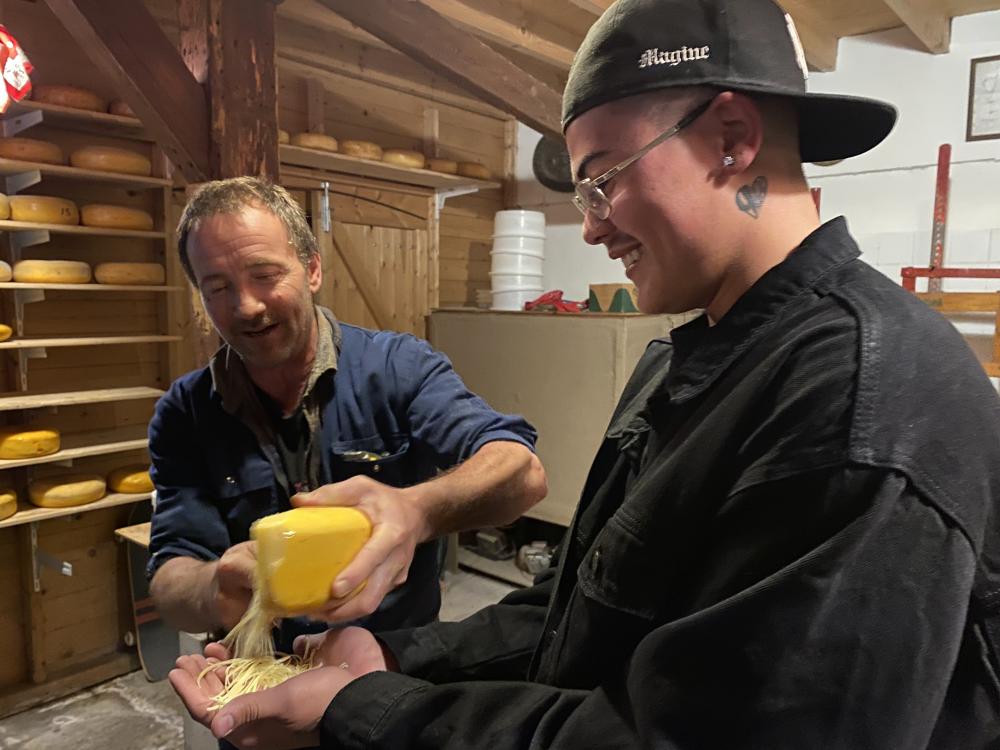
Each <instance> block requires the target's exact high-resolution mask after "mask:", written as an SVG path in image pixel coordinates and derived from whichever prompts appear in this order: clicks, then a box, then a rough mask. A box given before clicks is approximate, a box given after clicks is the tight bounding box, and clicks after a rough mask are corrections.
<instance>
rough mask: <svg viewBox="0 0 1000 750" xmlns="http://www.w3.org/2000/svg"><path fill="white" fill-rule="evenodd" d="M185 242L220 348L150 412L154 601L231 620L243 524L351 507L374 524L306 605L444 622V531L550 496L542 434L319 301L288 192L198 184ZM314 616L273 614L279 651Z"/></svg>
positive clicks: (246, 544)
mask: <svg viewBox="0 0 1000 750" xmlns="http://www.w3.org/2000/svg"><path fill="white" fill-rule="evenodd" d="M178 245H179V252H180V259H181V263H182V265H183V267H184V269H185V271H186V273H187V275H188V277H189V279H190V280H191V282H192V284H194V286H195V288H196V289H197V291H198V292H199V294H200V295H201V298H202V300H203V302H204V306H205V310H206V311H207V313H208V315H209V318H210V319H211V321H212V323H213V325H214V326H215V328H216V330H217V331H218V332H219V334H220V336H221V337H222V339H223V340H224V342H225V343H224V345H223V346H222V348H221V349H219V351H218V352H217V353H216V354H215V356H214V357H213V358H212V360H211V362H210V363H209V365H208V366H207V367H205V368H203V369H201V370H197V371H195V372H192V373H189V374H187V375H185V376H183V377H181V378H179V379H178V380H177V381H176V382H174V384H173V385H172V386H171V388H170V390H169V392H168V393H167V394H166V395H165V396H164V397H163V398H162V399H160V401H159V403H158V404H157V407H156V413H155V415H154V417H153V420H152V422H151V424H150V428H149V437H150V456H151V459H152V476H153V481H154V483H155V485H156V489H157V505H156V509H155V512H154V514H153V520H152V534H151V543H150V554H151V559H150V564H149V571H148V572H149V575H150V577H151V579H152V581H151V591H152V594H153V598H154V600H155V602H156V605H157V608H158V609H159V610H160V611H161V613H162V614H163V616H164V618H165V619H166V620H167V621H168V622H170V623H172V624H173V625H175V626H177V627H178V628H181V629H184V630H189V631H211V630H219V629H226V628H230V627H232V626H233V625H234V624H235V623H236V622H237V621H238V620H239V618H240V617H241V616H242V614H243V612H244V611H245V610H246V608H247V606H248V604H249V601H250V595H251V591H252V575H253V569H254V563H255V558H254V545H253V543H252V542H250V541H247V540H248V539H249V530H250V526H251V524H253V522H254V521H256V520H257V519H258V518H260V517H262V516H265V515H269V514H271V513H277V512H279V511H283V510H287V509H288V508H290V507H293V506H303V505H349V506H354V507H356V508H358V509H359V510H361V511H362V512H364V513H365V514H366V515H367V516H368V517H369V518H370V520H371V522H372V525H373V532H372V537H371V539H370V540H369V542H368V543H367V544H366V546H365V547H364V548H363V549H362V551H361V552H360V553H359V554H358V556H357V557H356V558H355V560H354V562H353V563H352V564H351V565H350V566H349V567H348V568H347V569H345V570H344V571H343V572H342V573H341V575H340V576H339V577H338V578H337V580H336V581H335V583H334V588H333V592H332V594H333V597H334V598H333V600H332V602H331V604H330V605H329V606H328V607H327V609H326V610H325V611H323V612H320V613H315V618H316V619H322V620H327V621H330V622H342V621H349V620H360V621H361V622H365V623H368V624H369V625H371V626H372V627H378V628H385V627H388V628H397V627H403V626H411V625H420V624H424V623H428V622H431V621H433V620H434V619H436V617H437V613H438V609H439V606H440V587H439V583H438V574H439V569H440V560H441V548H442V547H441V546H442V544H443V542H442V537H443V536H444V535H446V534H448V533H451V532H455V531H458V530H462V529H469V528H476V527H480V526H488V525H494V524H502V523H506V522H510V521H512V520H514V519H515V518H517V517H518V516H520V515H521V514H522V513H524V511H526V510H527V509H528V508H530V507H531V506H532V505H533V504H534V503H536V502H538V501H539V500H540V499H541V498H542V497H543V496H544V495H545V474H544V470H543V469H542V466H541V463H540V462H539V461H538V459H537V457H536V456H535V454H534V452H533V446H534V441H535V431H534V429H533V428H532V427H531V426H530V425H529V424H528V423H527V422H525V421H524V420H523V419H521V418H520V417H513V416H506V415H503V414H499V413H497V412H496V411H494V410H493V409H491V408H490V407H489V406H488V405H487V404H486V403H485V402H484V401H483V400H482V399H480V398H478V397H477V396H475V395H474V394H472V393H470V392H469V391H468V390H467V389H466V388H465V386H464V385H463V383H462V382H461V380H460V379H459V377H458V376H457V375H456V374H455V372H454V371H453V370H452V368H451V365H450V363H449V362H448V360H447V358H446V357H444V356H443V355H442V354H440V353H438V352H436V351H434V350H433V349H432V348H431V347H430V346H429V345H428V344H427V343H426V342H424V341H421V340H420V339H417V338H415V337H413V336H410V335H403V334H397V333H390V332H386V331H369V330H365V329H362V328H358V327H356V326H351V325H345V324H342V323H339V322H338V321H337V320H336V318H335V317H334V316H333V314H332V313H331V312H330V311H329V310H326V309H324V308H321V307H318V306H316V305H315V304H314V302H313V295H314V294H315V293H316V292H317V291H318V290H319V288H320V285H321V283H322V280H323V277H322V268H321V260H320V257H319V253H318V249H317V244H316V240H315V238H314V236H313V235H312V233H311V231H310V229H309V226H308V224H307V222H306V218H305V215H304V213H303V212H302V210H301V208H300V207H299V206H298V205H297V204H296V203H295V202H294V200H293V199H292V198H291V196H290V195H289V194H288V193H287V191H285V190H284V189H282V188H280V187H277V186H274V185H271V184H269V183H267V182H266V181H263V180H260V179H257V178H251V177H241V178H235V179H229V180H222V181H218V182H211V183H208V184H207V185H205V186H204V187H202V188H201V189H200V190H199V191H198V193H197V194H195V195H194V197H192V199H191V201H190V202H189V204H188V205H187V207H186V208H185V210H184V214H183V216H182V217H181V220H180V224H179V227H178ZM455 467H457V468H455ZM442 471H443V472H446V473H443V474H440V476H439V473H440V472H442ZM362 581H367V585H366V586H365V587H364V589H363V590H362V591H361V592H360V593H358V594H357V595H356V596H349V593H350V592H353V591H354V590H355V589H356V588H357V587H358V585H359V584H360V583H361V582H362ZM306 627H307V626H306V625H305V624H304V623H303V622H301V621H297V620H295V621H286V622H284V623H283V624H282V630H283V632H282V634H281V637H280V638H279V641H280V642H279V644H278V645H279V647H282V648H285V649H289V648H290V646H291V638H292V637H294V635H296V634H298V633H301V632H304V630H305V629H306Z"/></svg>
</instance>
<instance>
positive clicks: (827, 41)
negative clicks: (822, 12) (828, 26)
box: [794, 18, 840, 73]
mask: <svg viewBox="0 0 1000 750" xmlns="http://www.w3.org/2000/svg"><path fill="white" fill-rule="evenodd" d="M794 20H795V28H796V30H798V32H799V40H800V41H801V42H802V50H803V52H805V55H806V62H807V63H808V64H809V68H810V69H811V70H816V71H819V72H821V73H829V72H831V71H833V70H836V69H837V51H838V48H839V45H840V40H839V39H838V38H837V36H836V35H835V34H831V33H830V32H828V31H821V30H820V29H818V28H817V27H816V26H814V25H813V24H812V23H810V22H807V21H803V20H800V19H798V18H796V19H794Z"/></svg>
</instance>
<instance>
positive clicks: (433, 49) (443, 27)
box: [322, 0, 562, 138]
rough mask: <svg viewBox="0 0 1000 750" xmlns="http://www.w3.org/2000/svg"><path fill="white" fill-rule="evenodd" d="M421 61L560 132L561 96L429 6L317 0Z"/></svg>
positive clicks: (406, 1)
mask: <svg viewBox="0 0 1000 750" xmlns="http://www.w3.org/2000/svg"><path fill="white" fill-rule="evenodd" d="M322 3H323V5H325V6H326V7H327V8H330V9H331V10H333V11H335V12H336V13H338V14H340V15H341V16H343V17H344V18H346V19H347V20H348V21H351V22H352V23H355V24H357V25H358V26H360V27H362V28H363V29H365V30H366V31H368V32H370V33H372V34H374V35H375V36H377V37H379V38H380V39H382V40H383V41H385V42H387V43H389V44H391V45H393V46H394V47H396V49H398V50H400V51H401V52H404V53H406V54H407V55H409V56H410V57H412V58H413V59H414V60H416V61H417V62H419V63H421V64H422V65H424V66H425V67H428V68H430V69H431V70H435V71H438V72H440V73H441V75H442V76H444V77H446V78H448V79H449V80H452V81H454V82H456V83H458V84H460V85H461V86H463V87H465V88H466V89H468V90H469V91H472V92H473V93H474V94H476V95H477V96H478V97H480V98H481V99H483V100H484V101H486V102H488V103H490V104H493V105H494V106H496V107H499V108H500V109H502V110H504V111H505V112H509V113H510V114H512V115H514V116H515V117H516V118H517V119H519V120H521V121H522V122H524V123H525V124H526V125H528V126H530V127H532V128H534V129H535V130H537V131H539V132H540V133H543V134H545V135H552V136H555V137H557V138H561V137H562V127H561V125H560V111H561V108H562V103H561V96H560V93H559V92H556V91H554V90H552V89H551V88H549V87H548V86H545V85H544V84H542V83H541V82H539V81H538V80H536V79H535V78H532V77H531V76H530V75H528V74H527V73H525V72H524V71H523V70H521V69H520V68H518V67H517V66H516V65H514V64H513V63H512V62H510V61H509V60H508V59H507V58H505V57H504V56H503V55H501V54H499V53H497V52H495V51H494V50H492V49H490V48H489V47H488V46H487V45H486V44H484V43H483V42H481V41H480V40H478V39H476V38H475V37H474V36H472V35H471V34H469V33H467V32H465V31H462V30H461V29H458V28H456V27H455V26H453V25H452V24H451V23H449V22H448V21H447V20H446V19H445V18H443V17H442V16H441V15H440V14H438V13H436V12H435V11H434V10H432V9H431V8H428V7H427V6H425V5H423V4H421V3H417V2H411V1H410V0H365V2H363V3H359V2H357V0H322Z"/></svg>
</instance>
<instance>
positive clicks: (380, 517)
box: [292, 476, 431, 622]
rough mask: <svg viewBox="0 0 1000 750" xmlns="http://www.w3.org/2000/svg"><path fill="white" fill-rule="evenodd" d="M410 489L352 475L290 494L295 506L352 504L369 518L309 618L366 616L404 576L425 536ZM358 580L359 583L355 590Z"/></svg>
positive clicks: (331, 619) (424, 521)
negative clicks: (363, 539)
mask: <svg viewBox="0 0 1000 750" xmlns="http://www.w3.org/2000/svg"><path fill="white" fill-rule="evenodd" d="M412 491H413V488H409V489H398V488H396V487H390V486H388V485H385V484H381V483H379V482H376V481H375V480H373V479H371V478H369V477H364V476H357V477H352V478H351V479H348V480H347V481H344V482H338V483H336V484H328V485H324V486H323V487H320V488H319V489H317V490H315V491H313V492H305V493H301V494H298V495H295V496H294V497H293V498H292V504H293V505H295V506H300V507H301V506H349V507H354V508H357V509H358V510H360V511H361V512H362V513H364V514H365V515H366V516H368V519H369V520H370V521H371V523H372V535H371V538H370V539H369V540H368V542H367V543H366V544H365V546H364V547H362V548H361V551H360V552H358V554H357V556H356V557H355V558H354V560H353V561H352V562H351V563H350V564H349V565H348V566H347V567H346V568H344V570H343V571H342V572H341V574H340V575H339V576H337V580H336V581H334V584H333V590H332V592H331V596H332V599H331V601H330V602H329V603H328V604H327V606H325V607H324V608H323V609H322V610H320V611H319V612H312V613H309V614H310V616H311V617H315V618H317V619H321V620H326V621H327V622H346V621H349V620H356V619H357V618H359V617H363V616H365V615H370V614H371V613H372V612H374V611H375V610H376V609H378V606H379V604H381V602H382V599H384V598H385V595H386V594H387V593H388V592H389V591H391V590H392V589H393V588H395V587H396V586H399V585H400V584H402V583H404V582H405V581H406V576H407V574H408V572H409V569H410V563H411V562H412V561H413V552H414V550H415V549H416V546H417V544H419V543H420V542H422V541H425V540H426V539H429V538H430V536H431V534H430V530H429V527H428V523H427V519H426V517H425V516H424V513H423V511H422V510H421V506H420V505H419V504H418V503H417V502H415V499H414V497H413V496H412ZM362 583H365V586H364V588H363V589H361V590H360V591H357V592H356V589H357V588H358V587H359V586H360V585H361V584H362ZM352 594H353V595H352Z"/></svg>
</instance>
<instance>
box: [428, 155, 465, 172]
mask: <svg viewBox="0 0 1000 750" xmlns="http://www.w3.org/2000/svg"><path fill="white" fill-rule="evenodd" d="M427 168H428V169H431V170H434V171H435V172H443V173H444V174H458V162H457V161H452V160H451V159H428V160H427Z"/></svg>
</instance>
